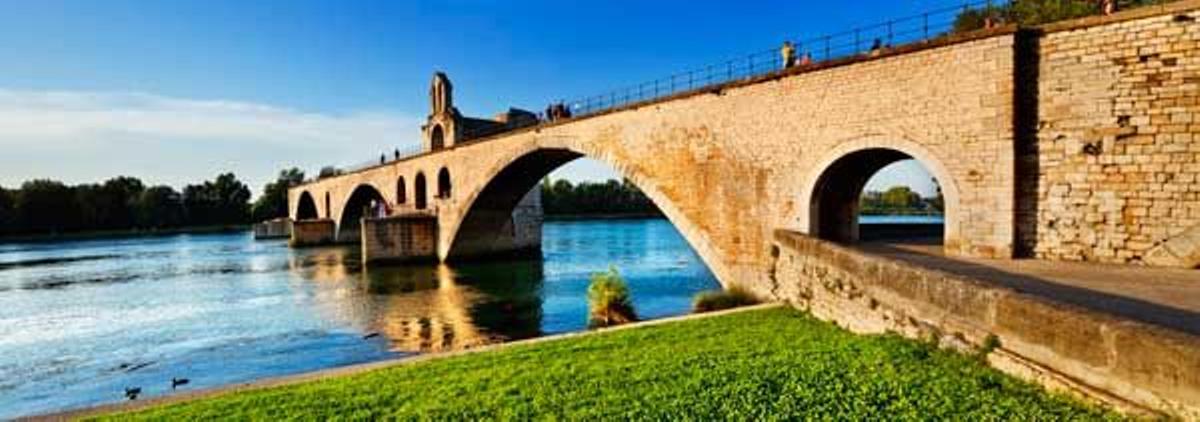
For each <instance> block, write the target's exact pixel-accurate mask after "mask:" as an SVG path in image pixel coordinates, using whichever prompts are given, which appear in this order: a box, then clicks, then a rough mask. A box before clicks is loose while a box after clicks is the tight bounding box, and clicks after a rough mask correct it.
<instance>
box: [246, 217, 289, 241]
mask: <svg viewBox="0 0 1200 422" xmlns="http://www.w3.org/2000/svg"><path fill="white" fill-rule="evenodd" d="M291 236H292V220H291V219H289V218H286V217H285V218H276V219H274V220H267V221H264V222H261V223H258V224H255V225H254V238H255V239H286V238H289V237H291Z"/></svg>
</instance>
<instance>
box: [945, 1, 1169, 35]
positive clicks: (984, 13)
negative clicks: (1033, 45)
mask: <svg viewBox="0 0 1200 422" xmlns="http://www.w3.org/2000/svg"><path fill="white" fill-rule="evenodd" d="M1169 1H1171V0H1128V1H1122V2H1120V3H1121V7H1122V8H1125V9H1132V8H1137V7H1142V6H1148V5H1153V4H1160V3H1167V2H1169ZM997 3H998V2H997ZM1100 12H1101V10H1100V2H1099V1H1094V0H1013V1H1012V2H1009V3H1006V4H1003V5H999V4H997V5H995V6H991V7H986V6H985V7H980V8H968V9H965V10H963V11H962V12H960V13H959V14H958V16H957V18H956V19H955V21H954V30H955V31H956V32H964V31H973V30H976V29H980V28H983V27H984V26H985V23H986V21H987V19H988V18H991V20H992V22H995V23H997V24H1001V23H1016V24H1018V25H1021V26H1035V25H1041V24H1045V23H1050V22H1056V21H1060V20H1064V19H1072V18H1079V17H1084V16H1090V15H1096V14H1099V13H1100Z"/></svg>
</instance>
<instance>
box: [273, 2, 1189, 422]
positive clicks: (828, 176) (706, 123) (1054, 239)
mask: <svg viewBox="0 0 1200 422" xmlns="http://www.w3.org/2000/svg"><path fill="white" fill-rule="evenodd" d="M1197 9H1200V2H1197V1H1194V0H1187V1H1183V2H1178V3H1174V4H1172V5H1170V6H1164V7H1150V8H1145V9H1139V10H1134V11H1129V12H1123V13H1119V14H1117V15H1114V16H1108V17H1096V18H1087V19H1082V20H1077V21H1071V22H1065V23H1060V24H1053V25H1049V26H1044V27H1040V28H1030V29H1018V28H1014V27H1000V28H996V29H990V30H985V31H980V32H976V33H970V34H963V35H956V36H948V37H943V38H940V39H935V40H932V41H927V42H923V43H920V44H916V45H909V46H900V47H897V48H894V49H889V50H888V51H884V52H882V54H878V55H871V56H863V57H855V58H849V59H844V60H839V61H835V62H828V63H818V64H815V65H812V66H805V67H794V68H789V69H783V70H780V71H778V72H774V73H771V74H768V75H763V76H759V77H755V78H750V79H746V80H741V81H736V82H731V83H727V84H722V85H717V86H711V87H706V88H703V89H698V90H694V91H690V92H686V93H682V94H678V95H674V96H672V97H668V98H662V99H656V100H653V101H647V102H642V103H636V104H631V105H628V106H625V107H621V108H617V109H613V110H609V111H605V112H602V113H598V114H593V115H588V116H583V117H580V118H567V119H562V120H557V121H554V122H538V121H537V118H536V116H532V115H531V114H530V113H527V112H521V111H519V110H510V111H509V112H507V113H505V114H502V115H500V116H498V117H497V118H495V119H473V118H468V117H464V116H462V115H461V114H460V113H459V112H458V111H457V109H456V108H455V107H454V106H453V103H452V95H451V91H452V89H451V85H450V83H449V80H448V79H446V78H445V76H444V75H441V74H438V75H435V77H434V82H433V86H432V88H431V92H430V97H431V108H432V111H431V114H430V116H429V119H428V122H427V124H426V125H425V127H424V131H423V139H424V146H425V149H426V151H425V152H424V153H422V154H420V155H416V156H412V157H407V158H402V159H398V160H393V161H390V162H385V163H381V164H380V165H378V166H375V167H371V168H367V169H362V170H358V171H354V172H351V173H347V174H341V175H337V176H333V177H327V178H323V179H319V180H316V181H313V182H309V183H306V184H303V185H300V186H297V187H294V188H292V189H291V190H290V191H289V206H290V210H291V217H292V218H293V219H294V220H296V226H295V231H294V234H293V243H294V244H297V245H304V244H314V243H326V242H333V241H343V242H361V243H362V244H363V249H364V258H365V259H367V260H374V259H376V258H379V259H387V258H392V259H414V258H425V259H431V260H456V259H467V258H471V257H477V256H483V255H491V254H506V253H523V252H529V251H536V250H537V249H538V248H539V247H540V223H541V221H540V203H539V190H538V189H534V188H535V187H536V186H537V185H538V183H539V182H540V181H541V180H542V179H543V178H545V177H546V176H547V174H548V173H549V172H551V171H552V170H554V169H556V168H558V167H559V166H561V165H563V164H565V163H567V162H570V161H571V160H575V159H577V158H580V157H590V158H594V159H597V160H600V161H602V162H605V163H607V164H608V165H610V166H611V167H612V168H613V169H615V170H616V171H617V172H618V173H619V174H621V175H622V176H624V177H626V178H628V179H629V180H631V181H632V182H633V183H634V184H636V185H637V186H638V187H639V188H641V189H642V190H643V191H644V192H645V193H646V194H647V195H648V196H649V198H650V199H652V200H653V201H654V203H655V204H656V205H658V207H659V208H660V209H661V210H662V211H663V213H664V214H665V215H666V217H667V218H668V219H669V220H670V221H671V223H672V224H673V225H674V226H675V227H676V228H677V229H678V230H679V231H680V233H681V234H682V235H683V237H684V238H686V240H687V241H688V242H689V243H690V245H691V246H692V247H693V248H694V249H695V250H696V252H697V253H698V254H699V255H700V257H701V258H702V259H703V260H704V262H705V263H706V264H707V265H708V266H709V268H710V269H711V270H712V272H713V273H714V274H715V275H716V277H717V279H718V280H720V282H721V283H722V284H724V285H725V286H733V285H738V286H743V287H745V288H748V289H749V290H751V291H754V292H757V293H758V294H760V295H763V296H766V297H775V298H776V299H783V300H790V301H793V302H796V301H797V299H796V298H795V297H780V296H781V295H783V293H781V292H782V290H780V289H779V285H780V283H781V282H780V281H779V280H777V279H776V275H777V274H776V272H777V270H778V265H779V263H778V262H777V261H778V260H779V259H780V256H781V253H782V255H783V256H785V257H786V256H791V255H790V254H793V253H794V251H793V250H790V249H788V248H787V244H795V243H796V241H788V242H781V241H779V238H780V237H779V236H780V235H779V233H798V234H802V235H808V236H810V237H813V238H819V239H824V240H828V241H834V242H838V243H853V242H854V241H855V240H856V239H857V237H858V227H857V218H856V217H857V214H858V207H859V203H858V201H859V197H860V195H861V192H862V190H863V187H864V184H865V183H866V181H867V180H868V178H870V177H871V176H872V175H873V174H874V173H875V172H876V171H877V170H879V169H881V168H882V167H884V166H886V165H888V164H891V163H893V162H896V161H898V160H903V159H910V158H911V159H915V160H917V161H919V162H920V163H921V164H922V165H924V167H925V168H926V169H928V170H929V171H930V173H931V174H932V175H933V176H934V177H935V178H936V180H937V182H938V184H939V185H940V187H941V189H942V192H943V193H944V198H945V211H946V215H945V227H944V235H943V236H944V239H943V249H944V251H945V253H946V254H947V255H951V256H963V257H987V258H1003V259H1008V258H1015V257H1033V258H1039V259H1043V260H1067V261H1094V262H1101V263H1120V264H1134V265H1146V266H1171V267H1180V268H1195V267H1196V266H1197V265H1200V44H1198V42H1200V25H1198V24H1197V23H1196V22H1195V19H1196V18H1197V16H1200V13H1197V12H1196V10H1197ZM480 133H484V134H486V135H484V136H477V134H480ZM372 201H375V202H377V203H384V204H386V205H387V207H388V208H390V215H389V216H388V217H386V218H365V219H364V218H362V217H364V213H365V212H366V213H369V212H371V211H370V210H364V209H365V208H366V207H367V205H369V204H370V203H371V202H372ZM360 222H361V223H360ZM364 224H365V226H364ZM788 239H790V237H788ZM789 242H790V243H789ZM781 247H783V248H784V250H783V251H782V252H781V249H780V248H781ZM811 248H812V247H810V249H811ZM793 249H794V248H793ZM839 264H845V263H844V262H839ZM847 265H848V264H847ZM809 276H811V274H809ZM785 290H786V289H785ZM807 299H811V298H807ZM872 300H875V299H872ZM881 300H882V299H881ZM801 302H802V301H801ZM870 309H875V307H870ZM947 312H954V310H953V309H951V310H950V311H947ZM930 318H935V317H930ZM875 325H878V324H875ZM980 332H981V333H982V332H983V331H980ZM980 335H982V334H980ZM973 336H974V335H973V334H969V335H967V340H971V341H973V342H975V343H979V342H980V341H981V339H980V338H979V337H978V336H974V337H973ZM1002 340H1004V339H1002ZM1042 340H1044V341H1046V342H1050V344H1053V343H1054V342H1055V341H1058V340H1055V339H1053V338H1051V339H1042ZM1189 341H1192V340H1189ZM1035 343H1036V342H1035ZM1038 344H1041V343H1038ZM1195 344H1200V343H1195ZM1031 347H1032V346H1031ZM1038 350H1042V349H1038ZM1026 356H1028V355H1026ZM1190 356H1191V357H1193V358H1194V357H1195V356H1194V354H1193V355H1190ZM1063 359H1066V360H1070V358H1063ZM1187 359H1188V357H1183V358H1178V359H1176V360H1175V361H1173V362H1174V363H1176V364H1178V363H1179V362H1192V363H1197V362H1200V360H1195V361H1188V360H1187ZM1052 361H1053V359H1050V358H1045V359H1039V360H1038V362H1042V363H1043V364H1045V365H1048V366H1049V367H1053V368H1055V370H1061V368H1062V367H1069V366H1070V365H1065V366H1064V365H1059V366H1055V364H1054V363H1053V362H1052ZM1071 362H1075V361H1071ZM1071 365H1074V363H1072V364H1071ZM1185 369H1186V368H1185ZM1192 369H1193V370H1194V369H1195V367H1193V368H1192ZM1063 371H1065V372H1066V373H1068V374H1071V372H1070V370H1063ZM1063 371H1060V372H1063ZM1196 372H1197V371H1192V374H1193V375H1192V376H1189V378H1187V379H1175V380H1174V382H1175V386H1176V387H1178V389H1177V390H1172V392H1170V393H1161V392H1155V393H1153V394H1151V393H1146V392H1145V391H1143V390H1137V391H1136V392H1135V393H1128V394H1126V393H1114V394H1118V395H1120V396H1121V397H1124V398H1126V399H1130V397H1133V398H1132V399H1130V400H1133V401H1134V402H1137V403H1139V404H1141V405H1144V406H1149V407H1151V408H1158V409H1164V408H1165V409H1169V410H1168V411H1169V412H1172V413H1176V414H1182V415H1200V410H1198V409H1200V405H1198V404H1197V402H1200V389H1197V386H1200V379H1197V377H1196V376H1195V375H1194V374H1195V373H1196ZM1139 374H1140V373H1139ZM1142 375H1144V374H1142ZM1089 376H1091V377H1092V378H1087V380H1091V379H1094V378H1096V376H1092V375H1089ZM1114 376H1115V375H1114ZM1155 376H1162V377H1169V376H1168V375H1164V374H1156V375H1155ZM1130 377H1133V378H1136V376H1130ZM1068 378H1070V377H1068ZM1077 379H1078V378H1076V380H1077ZM1163 379H1166V378H1155V380H1156V381H1154V382H1158V381H1162V380H1163ZM1131 382H1132V383H1133V384H1135V385H1140V384H1137V383H1138V382H1143V383H1144V382H1150V381H1146V380H1145V379H1135V380H1134V381H1131ZM1088 385H1093V386H1094V385H1095V383H1091V384H1088ZM1123 388H1124V387H1123ZM1129 388H1133V389H1134V390H1136V388H1134V387H1129ZM1111 390H1112V389H1109V391H1110V392H1111ZM1122 391H1124V390H1122ZM1180 391H1182V392H1180ZM1139 394H1142V395H1145V394H1151V395H1153V397H1154V399H1153V400H1151V399H1145V400H1142V399H1141V398H1142V396H1139ZM1154 394H1157V395H1154ZM1155 400H1158V401H1155ZM1192 400H1195V401H1192ZM1189 401H1191V402H1190V403H1189ZM1162 403H1167V405H1163V404H1162ZM1180 403H1182V404H1180ZM1172 406H1173V407H1172ZM1179 409H1183V410H1179ZM1190 412H1197V413H1190Z"/></svg>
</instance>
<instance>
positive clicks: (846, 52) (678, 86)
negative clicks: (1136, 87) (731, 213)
mask: <svg viewBox="0 0 1200 422" xmlns="http://www.w3.org/2000/svg"><path fill="white" fill-rule="evenodd" d="M1114 1H1115V4H1116V6H1117V9H1125V8H1133V7H1137V6H1145V5H1147V3H1151V4H1160V3H1169V2H1170V1H1171V0H1150V1H1147V0H1114ZM1017 2H1018V0H969V1H966V2H963V3H961V4H959V5H956V6H951V7H944V8H940V9H935V10H930V11H928V12H925V13H922V14H919V15H913V16H909V17H906V18H901V19H893V20H889V21H886V22H882V23H878V24H874V25H867V26H862V27H858V28H854V29H851V30H848V31H842V32H838V33H834V34H828V35H824V36H818V37H812V38H808V39H803V40H799V41H797V40H791V42H792V44H793V45H794V48H795V55H794V57H795V61H794V62H793V63H794V66H795V67H801V68H803V67H820V66H821V65H823V64H828V63H830V62H834V61H838V60H846V59H851V58H855V57H871V56H873V55H879V54H885V53H887V52H888V51H890V50H892V49H895V48H898V47H903V46H911V45H919V44H921V43H928V42H931V41H934V40H937V39H940V38H943V37H946V36H949V35H951V34H953V33H954V32H956V30H962V29H964V28H961V27H958V28H956V25H962V24H963V23H964V22H962V21H961V20H960V15H963V14H965V13H964V12H967V11H975V12H977V13H980V18H981V19H984V18H985V17H986V19H990V20H992V21H991V22H992V23H993V24H995V25H997V26H999V25H1003V24H1006V23H1015V22H1021V21H1022V18H1030V17H1029V16H1026V17H1022V16H1018V15H1017V14H1018V13H1021V9H1020V8H1019V7H1016V6H1017V5H1018V3H1017ZM1043 2H1044V3H1046V4H1051V6H1050V7H1059V8H1073V9H1074V10H1077V13H1076V14H1077V15H1078V16H1084V15H1087V14H1097V13H1100V12H1101V7H1102V6H1101V4H1102V3H1101V2H1098V1H1091V0H1043ZM1055 3H1056V4H1055ZM981 22H982V21H981ZM981 25H982V23H981ZM781 47H782V40H781V44H780V46H777V47H775V48H772V49H768V50H761V51H758V52H754V53H750V54H747V55H745V56H742V57H738V58H734V59H730V60H726V61H723V62H719V63H713V64H710V65H707V66H702V67H697V68H693V69H691V70H687V71H684V72H680V73H676V74H672V75H669V76H666V77H662V78H658V79H654V80H651V81H647V82H643V83H639V84H635V85H629V86H626V87H624V88H620V89H616V90H613V91H609V92H606V93H603V94H598V95H592V96H587V97H582V98H577V99H575V100H572V101H565V102H563V105H565V106H566V108H567V109H568V110H569V111H570V117H569V118H567V120H570V119H578V118H582V117H587V116H592V115H596V114H600V113H604V112H607V111H611V110H615V109H619V108H622V107H626V106H629V105H633V104H637V103H643V102H651V101H656V100H661V99H664V98H669V97H672V96H675V95H680V94H683V93H688V92H693V91H703V90H708V89H711V88H714V87H716V86H719V85H722V84H726V83H730V82H737V81H742V80H749V79H753V78H757V77H764V76H768V75H772V74H777V73H781V72H783V71H785V70H787V68H785V66H784V64H785V63H784V57H783V54H782V52H781ZM547 123H549V120H548V119H545V120H541V121H539V123H538V125H537V126H541V125H545V124H547ZM460 130H462V129H460ZM503 132H504V131H497V130H494V129H488V130H481V131H479V133H467V132H464V133H463V141H461V143H469V142H472V141H473V140H477V139H479V138H483V137H488V136H492V135H497V134H500V133H503ZM422 153H423V151H422V150H421V149H420V148H419V147H418V148H408V149H405V150H404V151H403V152H402V153H401V155H400V157H399V159H404V158H409V157H412V156H415V155H420V154H422ZM384 158H385V159H384V160H383V161H382V163H381V161H380V160H373V161H368V162H365V163H361V164H357V165H354V166H349V167H345V168H344V169H343V172H352V171H357V170H361V169H365V168H370V167H375V166H379V165H381V164H386V163H387V162H391V161H395V157H390V156H385V157H384Z"/></svg>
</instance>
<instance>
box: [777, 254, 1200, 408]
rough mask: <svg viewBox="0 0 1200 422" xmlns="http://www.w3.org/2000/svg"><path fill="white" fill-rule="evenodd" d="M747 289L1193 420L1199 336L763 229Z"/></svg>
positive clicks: (1199, 394) (1197, 404)
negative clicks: (769, 264) (757, 280)
mask: <svg viewBox="0 0 1200 422" xmlns="http://www.w3.org/2000/svg"><path fill="white" fill-rule="evenodd" d="M774 251H775V252H774V255H776V259H775V264H774V266H773V268H772V277H771V280H772V283H771V284H769V285H766V286H762V288H761V289H760V290H759V291H758V293H759V294H761V295H764V296H767V297H775V298H779V299H782V300H786V301H788V302H790V303H791V304H793V305H794V306H796V307H798V308H801V309H805V310H808V311H809V312H811V313H812V314H813V315H814V316H816V317H818V318H821V319H825V320H829V321H833V322H835V323H837V324H838V325H840V326H842V327H844V328H846V329H849V330H850V331H854V332H857V333H871V334H878V333H886V332H895V333H899V334H901V335H904V336H906V337H910V338H918V339H926V340H932V341H936V342H937V343H939V344H940V345H942V346H946V347H952V348H956V349H960V350H964V351H969V352H973V351H976V350H977V349H979V348H980V346H982V345H984V344H986V343H987V342H988V340H987V339H988V338H989V337H992V336H994V337H995V338H996V339H998V340H999V347H997V348H995V349H994V350H992V351H990V353H989V354H988V356H987V358H988V361H989V362H990V363H991V364H992V365H994V366H996V367H997V368H999V369H1001V370H1004V371H1006V372H1009V373H1012V374H1014V375H1017V376H1020V377H1023V378H1026V379H1031V380H1033V381H1037V382H1040V383H1042V384H1045V385H1047V386H1048V387H1050V388H1053V389H1060V390H1065V391H1069V392H1073V393H1076V394H1079V395H1082V396H1085V397H1087V398H1091V399H1096V400H1100V401H1102V402H1105V403H1108V404H1111V405H1114V406H1116V407H1118V408H1120V409H1122V410H1126V411H1134V412H1137V411H1144V410H1146V409H1151V410H1154V411H1159V412H1166V413H1169V414H1172V415H1175V416H1178V417H1182V418H1185V419H1195V418H1200V371H1198V370H1197V368H1200V338H1198V337H1196V336H1193V335H1188V334H1184V333H1181V332H1177V331H1172V330H1167V329H1163V328H1159V327H1157V326H1152V325H1148V324H1142V323H1139V322H1134V321H1130V320H1124V319H1119V318H1116V317H1111V316H1108V315H1105V314H1101V313H1098V312H1094V311H1090V310H1087V309H1083V308H1077V307H1074V306H1071V305H1066V304H1061V303H1054V302H1049V301H1046V300H1044V299H1041V298H1037V297H1034V296H1030V295H1027V294H1023V293H1019V292H1017V291H1014V290H1011V289H1007V288H1001V287H994V286H991V285H987V284H984V283H981V282H978V281H975V280H972V279H969V278H965V277H960V276H956V275H951V274H947V273H942V272H939V271H934V270H929V269H923V268H919V267H915V266H911V265H909V264H906V263H903V262H899V261H893V260H889V259H886V258H881V257H876V256H871V255H868V254H864V253H861V252H857V251H855V250H853V249H849V248H845V247H842V246H837V245H834V244H832V243H829V242H825V241H821V240H817V239H813V238H810V237H807V236H805V235H803V234H799V233H794V232H788V231H779V232H776V234H775V249H774Z"/></svg>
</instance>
